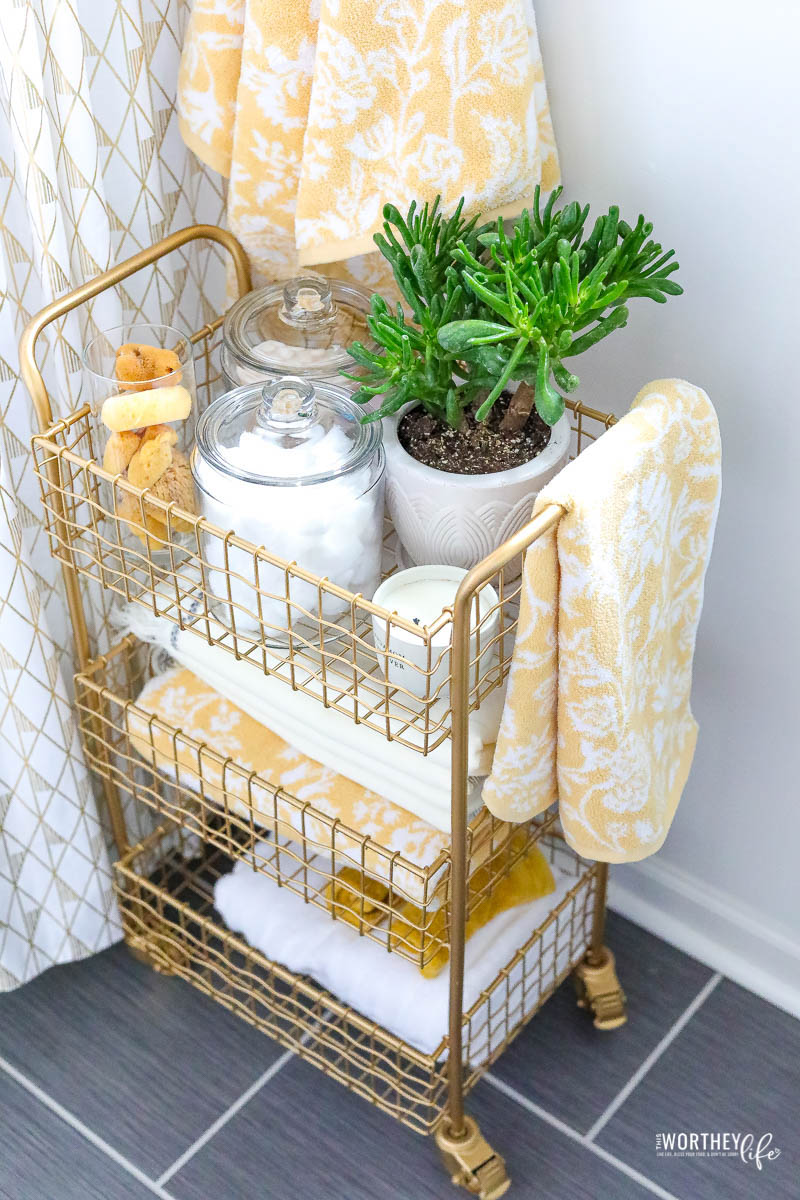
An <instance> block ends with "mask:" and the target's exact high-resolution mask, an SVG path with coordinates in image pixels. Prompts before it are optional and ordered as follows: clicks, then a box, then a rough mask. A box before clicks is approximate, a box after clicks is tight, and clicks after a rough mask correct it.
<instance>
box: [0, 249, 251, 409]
mask: <svg viewBox="0 0 800 1200" xmlns="http://www.w3.org/2000/svg"><path fill="white" fill-rule="evenodd" d="M203 238H206V239H208V240H209V241H212V242H217V243H218V245H220V246H222V247H223V248H224V249H225V250H227V251H228V253H229V254H230V256H231V258H232V259H233V265H234V268H235V270H236V282H237V284H238V287H239V295H240V296H243V295H244V294H245V292H249V291H250V288H251V286H252V285H251V282H250V264H249V263H248V261H247V254H246V253H245V250H244V247H243V246H242V244H241V242H239V241H237V239H236V238H235V237H234V236H233V234H232V233H228V231H227V230H226V229H220V227H219V226H218V225H189V226H188V227H187V228H186V229H179V230H178V231H177V232H176V233H171V234H170V235H169V237H165V238H162V240H161V241H160V242H156V244H155V245H154V246H148V248H147V249H146V250H140V251H139V253H138V254H134V255H133V257H132V258H126V259H125V261H124V262H121V263H118V264H117V266H116V267H112V268H111V269H110V270H109V271H104V272H103V274H102V275H97V276H96V277H95V278H94V279H90V280H88V282H86V283H84V284H81V286H80V287H78V288H75V289H74V291H71V292H67V294H66V295H65V296H59V298H58V299H57V300H54V301H53V302H52V304H48V305H47V307H46V308H43V309H42V311H41V312H39V313H37V314H36V316H35V317H33V319H32V320H31V321H29V322H28V324H27V325H26V326H25V329H24V331H23V334H22V337H21V338H20V343H19V365H20V374H21V375H22V378H23V379H24V381H25V386H26V387H27V389H28V391H29V392H30V394H31V399H32V400H33V406H34V408H35V409H36V416H37V419H38V421H39V432H40V433H45V432H46V431H47V430H48V429H49V428H50V426H51V425H52V423H53V410H52V407H51V405H50V397H49V396H48V394H47V388H46V387H45V384H44V379H43V378H42V373H41V371H40V370H39V368H38V366H37V364H36V342H37V340H38V338H39V335H40V334H41V333H42V331H43V330H44V329H46V328H47V326H48V325H50V324H51V323H52V322H53V321H57V320H58V318H59V317H63V316H65V315H66V314H67V313H68V312H72V310H73V309H75V308H78V307H80V305H81V304H85V303H86V301H87V300H92V299H94V297H95V296H99V294H100V293H101V292H104V291H106V289H107V288H111V287H115V286H116V285H117V284H118V283H122V281H123V279H127V278H128V277H129V276H130V275H135V274H136V272H137V271H141V270H142V268H143V267H150V266H152V265H153V263H154V262H157V261H158V259H160V258H163V257H164V256H165V255H167V254H171V253H172V251H173V250H179V249H180V247H181V246H185V245H186V243H187V242H194V241H198V240H200V239H203Z"/></svg>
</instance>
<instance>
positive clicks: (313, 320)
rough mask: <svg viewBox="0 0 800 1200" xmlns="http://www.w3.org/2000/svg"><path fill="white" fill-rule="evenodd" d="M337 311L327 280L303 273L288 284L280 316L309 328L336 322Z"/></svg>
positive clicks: (285, 320)
mask: <svg viewBox="0 0 800 1200" xmlns="http://www.w3.org/2000/svg"><path fill="white" fill-rule="evenodd" d="M336 313H337V308H336V304H335V303H334V299H333V295H332V294H331V288H330V284H329V283H328V281H327V279H321V278H318V277H317V276H316V275H301V276H299V277H298V278H297V279H290V280H289V281H288V283H286V285H285V286H284V289H283V303H282V305H281V309H280V318H281V320H282V321H283V322H284V323H285V324H286V325H291V326H294V327H295V328H302V329H306V330H311V329H324V328H325V327H326V326H328V325H332V324H333V322H334V321H335V320H336Z"/></svg>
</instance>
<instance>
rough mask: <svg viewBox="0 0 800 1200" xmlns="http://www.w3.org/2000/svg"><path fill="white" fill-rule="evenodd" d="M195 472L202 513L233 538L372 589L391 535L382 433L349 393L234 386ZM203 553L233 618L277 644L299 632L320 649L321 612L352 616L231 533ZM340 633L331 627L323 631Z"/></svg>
mask: <svg viewBox="0 0 800 1200" xmlns="http://www.w3.org/2000/svg"><path fill="white" fill-rule="evenodd" d="M192 472H193V474H194V479H195V483H196V484H197V488H198V496H199V499H200V504H201V508H202V512H203V515H204V516H205V517H206V518H207V519H208V520H209V521H210V522H212V523H213V524H214V525H215V526H217V527H218V529H220V530H222V531H223V534H224V533H226V532H227V531H229V530H232V531H233V532H234V533H235V534H237V535H238V536H239V537H240V538H242V539H244V540H246V541H248V542H252V543H254V544H255V545H256V546H260V547H263V548H264V549H265V550H266V551H267V552H268V553H270V554H273V555H275V556H276V557H278V558H280V559H284V560H286V561H288V562H289V563H297V564H298V566H299V567H301V568H303V569H304V570H305V571H307V572H309V573H311V574H312V575H315V576H320V577H322V578H327V579H328V580H330V582H331V583H333V584H336V585H337V586H338V587H340V588H343V589H345V590H347V591H348V592H361V593H362V594H363V595H365V596H367V597H369V596H371V595H372V594H373V592H374V590H375V588H376V587H377V585H378V582H379V580H380V561H381V546H382V537H383V484H384V456H383V449H382V446H381V432H380V428H379V426H378V424H377V423H373V424H369V425H365V424H362V422H361V412H360V410H359V408H358V406H357V405H356V404H354V403H353V401H352V400H351V399H350V397H349V396H348V394H347V393H346V392H345V391H344V389H342V388H339V387H336V386H334V385H333V384H326V383H322V382H317V383H315V384H312V383H311V382H310V381H309V380H306V379H300V378H293V377H287V378H284V379H282V380H276V381H274V382H272V383H268V384H250V385H248V386H245V387H240V388H236V389H234V390H233V391H231V392H227V393H226V394H225V395H224V396H220V397H219V399H217V400H215V401H214V402H213V404H211V405H210V406H209V407H208V408H207V409H206V411H205V412H204V413H203V414H202V416H201V417H200V420H199V421H198V424H197V443H196V446H195V449H194V452H193V455H192ZM203 550H204V556H205V559H206V563H207V577H208V586H209V589H210V590H211V592H212V593H213V594H214V595H215V596H216V597H217V600H218V602H220V603H221V604H222V605H223V608H224V612H223V613H222V614H221V615H222V616H223V619H224V622H225V624H226V625H228V626H229V627H230V626H231V625H233V624H235V627H236V629H237V630H242V631H247V632H251V631H256V630H257V631H258V632H259V633H261V632H262V631H263V635H264V638H265V640H266V642H267V643H268V644H276V645H281V644H285V642H286V641H287V640H288V636H289V632H290V631H291V632H292V633H295V634H297V635H298V637H300V638H305V639H306V640H307V641H308V642H309V643H311V644H319V639H320V629H321V624H320V619H321V618H322V619H324V621H325V622H335V621H337V620H338V619H339V618H341V617H342V615H343V614H344V613H346V612H347V611H348V608H349V602H348V600H347V599H344V598H342V597H339V596H336V595H333V594H331V593H330V592H326V591H325V590H324V588H323V589H321V588H320V587H319V586H318V585H317V584H316V583H314V582H309V581H307V580H304V579H301V578H299V577H298V576H296V575H293V574H292V573H291V572H290V571H287V570H286V569H284V568H283V567H280V566H276V565H273V564H271V563H268V562H264V561H263V560H262V559H260V558H258V557H257V556H254V555H253V554H252V552H249V551H247V550H243V549H241V548H239V547H236V546H232V545H230V543H229V542H226V540H225V538H224V536H222V535H218V534H207V535H206V536H205V538H204V545H203ZM226 563H227V566H226ZM217 607H219V604H218V606H217ZM338 634H339V630H338V629H336V628H335V626H327V625H326V626H325V627H323V628H322V636H323V637H326V636H335V635H338Z"/></svg>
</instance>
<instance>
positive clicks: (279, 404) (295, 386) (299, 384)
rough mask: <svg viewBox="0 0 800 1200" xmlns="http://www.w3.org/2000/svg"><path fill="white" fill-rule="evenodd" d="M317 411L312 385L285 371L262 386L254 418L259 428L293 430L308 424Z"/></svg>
mask: <svg viewBox="0 0 800 1200" xmlns="http://www.w3.org/2000/svg"><path fill="white" fill-rule="evenodd" d="M316 415H317V403H316V399H315V393H314V388H313V387H312V385H311V384H310V383H309V382H308V380H307V379H300V378H299V376H295V375H286V376H284V378H283V379H276V380H274V381H273V382H272V383H267V384H265V386H264V387H263V388H262V390H261V404H260V405H259V408H258V413H257V414H256V420H257V422H258V424H259V425H260V426H261V428H262V429H270V430H274V431H279V432H282V433H283V432H294V431H295V430H298V429H304V428H305V427H306V426H308V425H311V424H312V423H313V421H314V420H315V419H316Z"/></svg>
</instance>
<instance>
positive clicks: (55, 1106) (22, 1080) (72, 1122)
mask: <svg viewBox="0 0 800 1200" xmlns="http://www.w3.org/2000/svg"><path fill="white" fill-rule="evenodd" d="M0 1070H3V1071H5V1073H6V1074H7V1075H10V1077H11V1078H12V1079H13V1080H15V1081H16V1082H17V1083H18V1084H19V1085H20V1087H23V1088H24V1089H25V1090H26V1092H29V1093H30V1095H31V1096H33V1097H34V1099H36V1100H38V1101H39V1103H40V1104H42V1105H43V1106H44V1107H45V1108H47V1109H48V1110H49V1111H50V1112H51V1113H53V1115H54V1116H56V1117H58V1118H59V1120H61V1121H63V1122H64V1124H65V1125H69V1126H70V1128H71V1129H74V1130H75V1132H76V1133H79V1134H80V1136H81V1137H82V1138H85V1140H86V1141H87V1142H90V1143H91V1145H93V1146H94V1147H95V1149H97V1150H100V1151H102V1153H103V1154H105V1155H106V1157H107V1158H110V1159H111V1160H112V1162H115V1163H116V1164H117V1165H118V1166H120V1167H122V1169H123V1170H124V1171H127V1173H128V1174H129V1175H132V1176H133V1178H134V1179H136V1180H138V1182H139V1183H141V1184H142V1186H143V1187H146V1188H147V1189H148V1190H149V1191H151V1192H152V1193H153V1194H154V1195H156V1196H159V1197H160V1198H161V1200H173V1197H172V1195H171V1194H170V1193H169V1192H167V1191H165V1190H164V1188H163V1187H162V1186H161V1183H160V1182H159V1181H154V1180H152V1179H151V1178H150V1177H149V1176H148V1175H146V1174H145V1173H144V1171H142V1170H140V1168H139V1167H137V1166H136V1165H135V1164H134V1163H132V1162H131V1161H130V1159H127V1158H126V1157H125V1155H124V1154H120V1152H119V1150H115V1149H114V1147H113V1146H111V1145H109V1143H108V1142H106V1141H105V1140H104V1139H103V1138H101V1137H100V1136H99V1134H96V1133H95V1132H94V1131H93V1130H91V1129H90V1128H89V1126H88V1125H84V1123H83V1121H81V1120H79V1119H78V1117H76V1116H74V1114H73V1113H71V1112H70V1111H69V1109H67V1108H64V1106H63V1105H62V1104H59V1103H58V1101H57V1100H54V1099H53V1097H52V1096H49V1095H48V1094H47V1092H45V1091H44V1090H43V1089H42V1088H40V1087H39V1085H38V1084H36V1083H34V1082H33V1080H32V1079H28V1077H27V1075H23V1073H22V1071H19V1070H18V1069H17V1068H16V1067H15V1066H13V1065H12V1064H11V1063H10V1062H8V1060H7V1059H5V1058H3V1057H2V1056H0Z"/></svg>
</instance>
